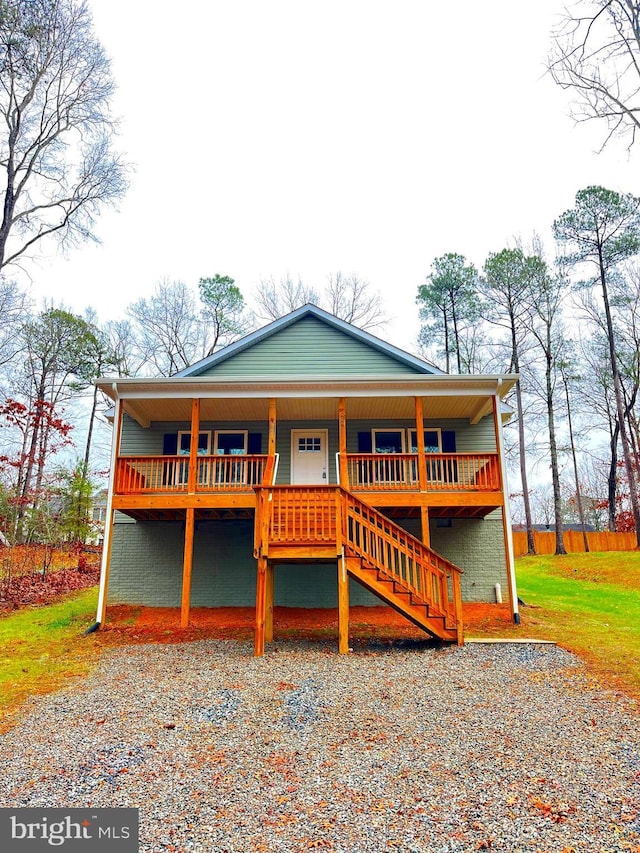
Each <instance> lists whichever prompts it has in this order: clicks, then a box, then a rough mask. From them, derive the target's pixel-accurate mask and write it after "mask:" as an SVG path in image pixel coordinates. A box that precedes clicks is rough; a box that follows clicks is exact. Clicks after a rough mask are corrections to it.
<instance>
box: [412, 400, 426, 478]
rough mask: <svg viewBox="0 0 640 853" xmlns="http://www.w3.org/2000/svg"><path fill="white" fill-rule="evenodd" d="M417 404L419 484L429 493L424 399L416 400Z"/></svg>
mask: <svg viewBox="0 0 640 853" xmlns="http://www.w3.org/2000/svg"><path fill="white" fill-rule="evenodd" d="M415 404H416V448H417V450H418V482H419V483H420V491H421V492H426V491H427V458H426V456H425V453H424V412H423V407H422V397H416V398H415Z"/></svg>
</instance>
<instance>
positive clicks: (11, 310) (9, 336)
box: [0, 275, 29, 368]
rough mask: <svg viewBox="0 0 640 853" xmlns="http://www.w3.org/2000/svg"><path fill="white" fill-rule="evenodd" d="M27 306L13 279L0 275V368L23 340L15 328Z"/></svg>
mask: <svg viewBox="0 0 640 853" xmlns="http://www.w3.org/2000/svg"><path fill="white" fill-rule="evenodd" d="M28 307H29V299H28V297H27V294H26V293H25V292H24V291H23V290H22V289H21V288H20V287H18V285H17V284H16V283H15V282H14V281H9V280H8V279H5V278H4V277H3V276H1V275H0V318H1V320H2V321H1V322H0V368H2V367H4V366H5V365H9V366H10V365H11V362H12V361H13V359H14V358H15V357H16V356H17V354H18V352H20V349H21V348H23V346H24V342H23V341H22V339H21V337H20V335H18V334H16V330H17V328H18V327H19V325H20V324H21V323H23V322H24V319H25V313H26V311H27V309H28Z"/></svg>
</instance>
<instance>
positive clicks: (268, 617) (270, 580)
mask: <svg viewBox="0 0 640 853" xmlns="http://www.w3.org/2000/svg"><path fill="white" fill-rule="evenodd" d="M274 569H275V567H274V565H273V563H270V562H269V561H268V560H267V584H266V589H265V593H266V606H265V616H264V639H265V642H266V643H272V642H273V590H274V580H275V578H274V574H275V571H274Z"/></svg>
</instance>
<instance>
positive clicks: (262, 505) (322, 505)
mask: <svg viewBox="0 0 640 853" xmlns="http://www.w3.org/2000/svg"><path fill="white" fill-rule="evenodd" d="M336 488H337V487H336V486H263V487H262V488H256V491H257V492H258V495H259V499H258V509H257V519H256V531H257V534H259V535H257V539H256V548H259V547H260V544H261V542H262V541H265V537H266V541H267V542H268V543H269V544H271V543H272V544H274V545H283V544H286V545H311V544H328V543H332V542H336V538H337V535H338V527H339V525H338V523H337V513H336V499H335V494H336Z"/></svg>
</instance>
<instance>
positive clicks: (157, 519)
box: [98, 306, 517, 654]
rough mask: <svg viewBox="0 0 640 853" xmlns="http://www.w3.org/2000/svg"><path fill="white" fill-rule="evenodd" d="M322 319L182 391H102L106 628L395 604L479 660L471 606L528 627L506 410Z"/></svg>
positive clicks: (128, 385)
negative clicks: (468, 614)
mask: <svg viewBox="0 0 640 853" xmlns="http://www.w3.org/2000/svg"><path fill="white" fill-rule="evenodd" d="M514 381H515V377H513V376H474V377H469V376H449V375H446V374H443V373H441V372H439V371H438V370H437V369H436V368H434V367H432V366H431V365H429V364H427V363H426V362H423V361H422V360H420V359H417V358H415V357H413V356H411V355H409V354H407V353H404V352H402V351H401V350H399V349H397V348H395V347H392V346H390V345H389V344H386V343H385V342H383V341H381V340H379V339H378V338H375V337H374V336H372V335H369V334H368V333H366V332H363V331H361V330H359V329H356V328H355V327H353V326H350V325H349V324H347V323H344V322H343V321H340V320H338V319H337V318H335V317H333V316H331V315H329V314H327V313H326V312H324V311H321V310H320V309H318V308H315V307H314V306H305V307H304V308H301V309H299V310H298V311H295V312H293V313H292V314H290V315H288V316H287V317H284V318H282V319H281V320H278V321H276V322H275V323H272V324H270V325H269V326H267V327H265V328H264V329H261V330H259V331H258V332H254V333H253V334H251V335H249V336H247V337H246V338H244V339H242V340H241V341H239V342H237V343H236V344H233V345H231V346H230V347H227V348H226V349H225V350H221V351H220V352H218V353H215V354H214V355H213V356H211V357H209V358H207V359H204V360H203V361H202V362H199V363H198V364H196V365H194V366H193V367H191V368H188V369H187V370H185V371H183V372H182V373H180V374H177V375H176V376H174V377H171V378H169V379H159V380H147V379H117V380H111V379H103V380H100V381H99V383H98V384H99V386H100V387H101V388H102V390H103V391H105V393H107V394H109V395H110V396H111V397H112V399H113V400H114V403H115V410H114V437H113V458H112V472H111V482H110V488H109V499H108V507H107V525H106V530H105V548H104V557H103V573H102V582H101V594H100V604H99V612H98V622H104V619H105V613H106V607H107V602H109V603H128V604H143V605H153V606H165V607H166V606H169V607H174V606H175V607H180V608H181V612H182V623H183V624H185V625H186V624H187V623H188V619H189V608H190V607H191V606H207V607H216V606H248V605H249V606H254V605H255V606H256V653H258V654H261V653H262V651H263V649H264V643H265V641H267V642H268V641H269V639H270V638H271V637H272V631H273V624H272V611H273V607H274V606H276V605H282V606H290V607H335V606H338V608H339V613H340V648H341V650H343V651H344V650H346V648H347V645H348V614H349V605H350V604H351V605H354V604H362V605H374V604H375V605H379V604H380V601H381V599H382V601H385V602H387V603H388V604H390V606H392V607H394V608H395V609H396V610H398V611H399V612H401V613H403V615H405V616H406V617H407V618H408V619H410V620H411V621H413V622H414V623H415V624H417V625H420V627H422V628H424V630H425V631H427V632H428V633H430V634H433V635H434V636H438V637H440V638H441V639H445V640H446V639H450V640H457V641H458V642H460V641H461V638H462V625H461V613H460V602H461V601H462V600H468V601H495V600H496V584H499V585H500V588H501V590H502V591H503V594H504V597H505V600H506V598H507V597H509V598H510V600H511V602H512V608H513V612H514V615H515V614H516V613H517V597H516V594H515V583H514V578H513V557H512V547H511V538H510V521H509V512H508V506H507V503H506V499H505V488H504V482H505V474H504V459H503V452H502V411H503V406H502V405H501V400H502V398H503V397H504V395H505V394H506V393H507V391H508V390H509V389H510V388H511V387H512V386H513V383H514Z"/></svg>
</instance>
